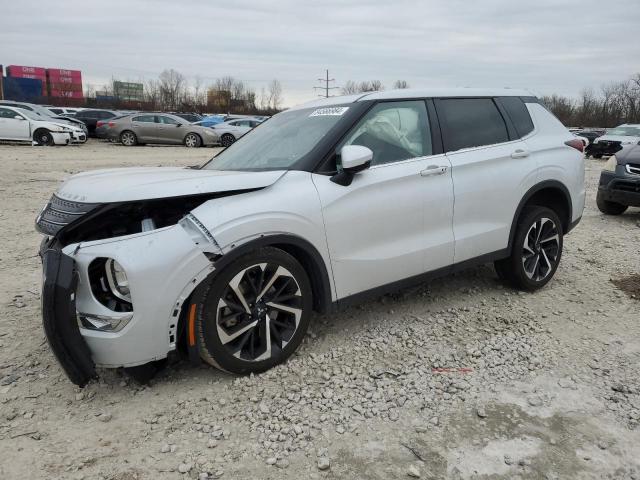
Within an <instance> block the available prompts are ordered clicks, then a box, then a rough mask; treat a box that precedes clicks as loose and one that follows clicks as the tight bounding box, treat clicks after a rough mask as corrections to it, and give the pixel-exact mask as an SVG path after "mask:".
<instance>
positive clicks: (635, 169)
mask: <svg viewBox="0 0 640 480" xmlns="http://www.w3.org/2000/svg"><path fill="white" fill-rule="evenodd" d="M627 172H629V173H631V174H633V175H640V164H638V163H627Z"/></svg>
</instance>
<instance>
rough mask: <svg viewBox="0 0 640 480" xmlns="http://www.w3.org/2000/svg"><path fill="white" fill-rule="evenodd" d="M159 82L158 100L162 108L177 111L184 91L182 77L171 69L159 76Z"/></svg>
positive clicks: (183, 79) (184, 80) (184, 81)
mask: <svg viewBox="0 0 640 480" xmlns="http://www.w3.org/2000/svg"><path fill="white" fill-rule="evenodd" d="M159 82H160V84H159V88H160V99H161V101H162V104H163V106H164V108H167V109H169V110H177V109H179V108H180V104H181V103H182V100H183V98H184V94H185V90H186V79H185V78H184V75H182V74H181V73H180V72H177V71H176V70H174V69H172V68H171V69H169V70H164V71H163V72H162V73H161V74H160V77H159Z"/></svg>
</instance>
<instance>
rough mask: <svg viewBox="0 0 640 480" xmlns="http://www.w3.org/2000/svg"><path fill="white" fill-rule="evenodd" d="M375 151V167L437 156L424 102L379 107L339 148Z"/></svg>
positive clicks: (369, 112) (361, 122)
mask: <svg viewBox="0 0 640 480" xmlns="http://www.w3.org/2000/svg"><path fill="white" fill-rule="evenodd" d="M345 145H361V146H363V147H367V148H369V149H371V151H372V152H373V160H372V161H371V165H383V164H385V163H392V162H397V161H400V160H407V159H409V158H415V157H423V156H426V155H432V154H433V148H432V145H431V132H430V128H429V118H428V116H427V108H426V105H425V103H424V102H423V101H422V100H411V101H403V102H383V103H378V104H376V105H375V106H374V107H373V108H372V109H371V110H369V111H368V112H367V113H366V114H365V116H364V117H363V118H362V119H361V120H360V121H359V122H358V123H357V124H356V126H355V127H354V128H353V129H352V130H351V132H349V134H347V136H346V138H345V140H344V141H343V142H342V143H341V144H340V145H339V146H338V151H340V148H342V147H344V146H345Z"/></svg>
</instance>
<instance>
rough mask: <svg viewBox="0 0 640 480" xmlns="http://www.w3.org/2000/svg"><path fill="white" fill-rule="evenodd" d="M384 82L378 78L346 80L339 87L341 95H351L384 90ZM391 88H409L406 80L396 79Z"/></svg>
mask: <svg viewBox="0 0 640 480" xmlns="http://www.w3.org/2000/svg"><path fill="white" fill-rule="evenodd" d="M384 88H385V87H384V84H383V83H382V82H381V81H380V80H362V81H354V80H347V81H346V82H345V83H344V86H343V87H342V88H341V89H340V90H341V92H342V94H343V95H352V94H354V93H365V92H378V91H381V90H384ZM393 88H396V89H397V88H409V84H408V83H407V81H406V80H396V81H395V82H394V83H393Z"/></svg>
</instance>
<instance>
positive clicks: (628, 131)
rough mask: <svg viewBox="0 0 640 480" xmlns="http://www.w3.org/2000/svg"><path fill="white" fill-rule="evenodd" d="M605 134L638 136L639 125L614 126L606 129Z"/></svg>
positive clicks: (639, 134) (639, 133)
mask: <svg viewBox="0 0 640 480" xmlns="http://www.w3.org/2000/svg"><path fill="white" fill-rule="evenodd" d="M607 135H626V136H629V137H640V127H616V128H612V129H611V130H607Z"/></svg>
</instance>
